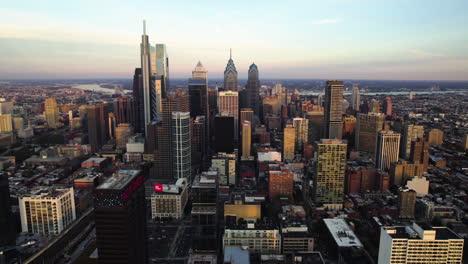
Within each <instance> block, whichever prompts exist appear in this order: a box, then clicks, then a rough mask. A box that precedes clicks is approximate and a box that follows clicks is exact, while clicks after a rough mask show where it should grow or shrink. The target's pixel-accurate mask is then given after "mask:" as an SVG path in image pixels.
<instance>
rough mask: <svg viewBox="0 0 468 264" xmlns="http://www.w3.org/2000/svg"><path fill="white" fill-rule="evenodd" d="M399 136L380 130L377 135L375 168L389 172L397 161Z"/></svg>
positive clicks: (392, 132)
mask: <svg viewBox="0 0 468 264" xmlns="http://www.w3.org/2000/svg"><path fill="white" fill-rule="evenodd" d="M399 148H400V134H398V133H396V132H394V131H392V130H381V131H379V132H378V133H377V149H376V151H375V166H376V168H379V169H382V170H389V169H390V165H391V164H392V163H393V162H397V161H398V150H399Z"/></svg>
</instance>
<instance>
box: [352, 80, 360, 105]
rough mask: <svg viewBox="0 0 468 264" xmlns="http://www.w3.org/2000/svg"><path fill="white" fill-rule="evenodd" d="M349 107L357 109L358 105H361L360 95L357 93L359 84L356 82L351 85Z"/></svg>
mask: <svg viewBox="0 0 468 264" xmlns="http://www.w3.org/2000/svg"><path fill="white" fill-rule="evenodd" d="M351 101H352V102H351V104H352V105H351V107H352V108H353V110H355V111H359V107H360V106H361V95H360V94H359V86H358V85H357V84H354V85H353V94H352V96H351Z"/></svg>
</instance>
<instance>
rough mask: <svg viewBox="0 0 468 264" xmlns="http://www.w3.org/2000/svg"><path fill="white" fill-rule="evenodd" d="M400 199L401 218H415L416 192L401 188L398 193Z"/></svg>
mask: <svg viewBox="0 0 468 264" xmlns="http://www.w3.org/2000/svg"><path fill="white" fill-rule="evenodd" d="M398 198H399V203H398V209H399V211H400V218H414V210H415V207H416V191H414V190H410V189H403V188H400V190H399V191H398Z"/></svg>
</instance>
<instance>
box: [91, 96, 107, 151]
mask: <svg viewBox="0 0 468 264" xmlns="http://www.w3.org/2000/svg"><path fill="white" fill-rule="evenodd" d="M87 112H88V140H89V144H90V145H91V148H92V150H93V151H98V150H99V148H100V147H101V146H102V145H103V144H104V143H105V142H106V141H107V115H108V113H107V109H106V106H105V104H104V103H100V104H95V105H89V106H88V109H87Z"/></svg>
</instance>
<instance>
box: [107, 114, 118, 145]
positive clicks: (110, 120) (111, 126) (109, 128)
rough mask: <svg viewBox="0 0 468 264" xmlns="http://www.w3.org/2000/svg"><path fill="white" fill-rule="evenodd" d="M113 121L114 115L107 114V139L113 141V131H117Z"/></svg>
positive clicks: (115, 122)
mask: <svg viewBox="0 0 468 264" xmlns="http://www.w3.org/2000/svg"><path fill="white" fill-rule="evenodd" d="M115 119H116V118H115V115H114V113H109V116H108V117H107V124H108V126H107V134H108V135H109V139H115V131H116V129H117V121H116V120H115Z"/></svg>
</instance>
